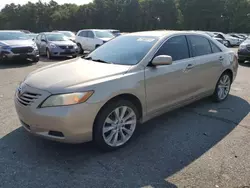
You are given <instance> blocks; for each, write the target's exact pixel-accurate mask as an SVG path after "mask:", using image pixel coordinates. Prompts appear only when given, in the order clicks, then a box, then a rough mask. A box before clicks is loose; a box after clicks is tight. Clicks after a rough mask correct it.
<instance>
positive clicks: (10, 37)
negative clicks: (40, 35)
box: [0, 32, 29, 40]
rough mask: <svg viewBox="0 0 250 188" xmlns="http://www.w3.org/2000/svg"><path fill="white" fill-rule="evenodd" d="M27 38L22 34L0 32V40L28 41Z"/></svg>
mask: <svg viewBox="0 0 250 188" xmlns="http://www.w3.org/2000/svg"><path fill="white" fill-rule="evenodd" d="M28 39H29V37H28V36H27V35H26V34H25V33H23V32H0V40H28Z"/></svg>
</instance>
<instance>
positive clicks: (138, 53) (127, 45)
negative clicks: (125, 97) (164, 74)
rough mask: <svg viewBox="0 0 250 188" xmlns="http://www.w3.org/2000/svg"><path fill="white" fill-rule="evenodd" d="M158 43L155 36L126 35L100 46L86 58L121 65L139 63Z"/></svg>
mask: <svg viewBox="0 0 250 188" xmlns="http://www.w3.org/2000/svg"><path fill="white" fill-rule="evenodd" d="M157 41H158V38H157V37H154V36H130V35H124V36H120V37H117V38H115V39H113V40H110V41H109V42H107V43H106V44H104V45H102V46H100V47H99V48H97V49H96V50H94V51H93V52H92V53H90V54H89V55H88V56H87V57H86V58H87V59H92V60H102V61H106V62H108V63H113V64H120V65H135V64H137V63H139V62H140V61H141V60H142V58H144V56H145V55H146V54H147V53H148V51H149V50H150V49H151V48H152V47H153V46H154V44H155V43H156V42H157Z"/></svg>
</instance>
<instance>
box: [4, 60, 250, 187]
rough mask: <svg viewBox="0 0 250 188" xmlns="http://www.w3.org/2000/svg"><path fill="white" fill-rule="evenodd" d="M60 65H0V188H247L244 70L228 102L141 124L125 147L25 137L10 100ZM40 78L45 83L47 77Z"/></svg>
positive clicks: (249, 91)
mask: <svg viewBox="0 0 250 188" xmlns="http://www.w3.org/2000/svg"><path fill="white" fill-rule="evenodd" d="M62 60H63V59H56V60H52V61H51V60H46V59H45V58H42V60H41V61H40V62H38V63H37V64H34V65H32V64H29V63H27V62H15V63H6V64H4V65H0V187H1V188H2V187H3V188H13V187H18V188H57V187H60V188H68V187H71V188H99V187H105V188H113V187H114V188H120V187H121V188H139V187H148V188H152V187H153V188H165V187H166V188H168V187H169V188H176V187H202V188H210V187H216V188H218V187H223V188H224V187H225V188H231V187H232V188H242V187H243V186H249V187H250V114H249V112H250V105H249V102H250V76H249V75H250V64H249V65H247V64H244V65H240V67H239V71H238V75H237V78H236V80H235V82H234V84H233V85H232V89H231V93H230V96H229V98H228V99H227V100H226V101H225V102H223V103H213V102H212V101H211V99H210V98H206V99H203V100H201V101H198V102H196V103H194V104H191V105H189V106H186V107H183V108H181V109H178V110H175V111H173V112H170V113H166V114H164V115H162V116H160V117H157V118H155V119H153V120H151V121H149V122H147V123H146V124H144V125H141V126H140V127H139V129H138V130H137V132H136V135H135V137H134V138H133V139H132V140H131V142H130V143H129V144H128V145H127V146H126V147H124V148H122V149H120V150H118V151H115V152H111V153H104V152H101V151H99V150H97V149H96V148H95V147H94V144H93V143H91V142H90V143H85V144H78V145H69V144H61V143H56V142H52V141H47V140H44V139H41V138H37V137H34V136H32V135H29V134H28V133H27V132H26V131H25V130H24V129H23V128H22V127H21V125H20V123H19V121H18V118H17V115H16V112H15V109H14V102H13V96H14V92H15V89H16V87H17V86H18V84H19V82H20V81H22V80H23V79H24V78H25V76H26V75H27V74H28V73H29V72H31V71H33V70H36V69H38V68H40V67H43V66H46V65H50V64H52V63H57V62H59V61H62ZM45 79H46V78H45Z"/></svg>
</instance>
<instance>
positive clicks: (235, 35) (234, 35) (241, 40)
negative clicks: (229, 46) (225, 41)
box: [229, 33, 246, 43]
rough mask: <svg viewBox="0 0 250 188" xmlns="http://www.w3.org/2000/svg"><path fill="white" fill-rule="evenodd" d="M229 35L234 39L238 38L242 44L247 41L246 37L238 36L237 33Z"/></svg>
mask: <svg viewBox="0 0 250 188" xmlns="http://www.w3.org/2000/svg"><path fill="white" fill-rule="evenodd" d="M229 35H230V36H232V37H235V38H238V39H239V41H240V43H242V42H243V41H244V40H245V39H246V38H245V37H243V36H240V35H238V34H236V33H230V34H229Z"/></svg>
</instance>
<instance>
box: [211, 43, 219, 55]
mask: <svg viewBox="0 0 250 188" xmlns="http://www.w3.org/2000/svg"><path fill="white" fill-rule="evenodd" d="M210 44H211V47H212V51H213V53H219V52H221V49H220V48H219V47H218V46H217V45H216V44H214V43H213V42H212V41H210Z"/></svg>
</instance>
